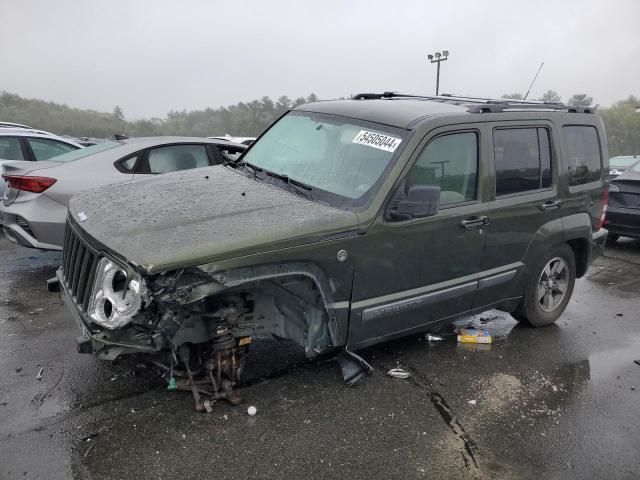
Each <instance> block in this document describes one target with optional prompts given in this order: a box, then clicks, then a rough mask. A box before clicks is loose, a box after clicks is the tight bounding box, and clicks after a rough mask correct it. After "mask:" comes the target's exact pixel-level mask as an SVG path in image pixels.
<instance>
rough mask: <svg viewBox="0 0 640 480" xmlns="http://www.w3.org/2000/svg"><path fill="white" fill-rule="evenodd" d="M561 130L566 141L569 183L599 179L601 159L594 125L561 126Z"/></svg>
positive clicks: (576, 183) (575, 183) (580, 183)
mask: <svg viewBox="0 0 640 480" xmlns="http://www.w3.org/2000/svg"><path fill="white" fill-rule="evenodd" d="M562 131H563V132H564V138H565V141H566V143H567V160H566V168H567V170H568V173H569V185H582V184H583V183H589V182H595V181H598V180H600V176H601V169H602V160H601V158H600V144H599V142H598V133H597V132H596V129H595V127H590V126H581V127H562Z"/></svg>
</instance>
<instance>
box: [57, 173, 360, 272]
mask: <svg viewBox="0 0 640 480" xmlns="http://www.w3.org/2000/svg"><path fill="white" fill-rule="evenodd" d="M80 214H82V215H80ZM69 215H70V216H72V218H73V221H74V223H75V224H77V225H78V226H79V227H80V229H81V230H84V231H85V232H86V234H87V235H88V236H89V237H91V239H93V242H92V243H94V244H95V245H96V246H97V247H98V248H101V249H107V250H110V251H111V252H112V253H114V254H115V255H117V256H118V257H121V258H124V259H126V260H127V261H128V262H130V263H132V264H134V265H137V266H138V267H140V268H141V269H142V270H144V271H146V272H147V273H156V272H162V271H167V270H173V269H176V268H181V267H187V266H192V265H201V264H204V263H210V262H213V261H216V260H222V259H228V258H234V257H238V256H242V255H249V254H253V253H260V252H265V251H269V250H276V249H280V248H287V247H292V246H297V245H302V244H305V243H313V242H317V241H321V240H323V239H326V238H327V236H330V235H332V234H335V233H341V232H345V231H350V230H354V229H356V228H357V222H358V221H357V215H356V214H355V213H354V212H349V211H344V210H340V209H336V208H333V207H329V206H326V205H322V204H319V203H316V202H312V201H310V200H307V199H305V198H303V197H301V196H298V195H296V194H294V193H290V192H289V191H286V190H283V189H280V188H278V187H275V186H273V185H271V184H268V183H263V182H260V181H257V180H253V179H251V178H248V177H246V176H244V175H242V174H240V173H238V172H236V171H234V170H231V169H230V168H228V167H222V166H216V167H206V168H199V169H194V170H189V171H185V172H175V173H168V174H164V175H159V176H154V177H152V178H147V179H144V180H140V181H134V182H128V183H124V184H118V185H107V186H104V187H100V188H98V189H95V190H92V191H90V192H85V193H81V194H80V195H77V196H75V197H73V198H72V199H71V201H70V202H69ZM82 219H84V220H82Z"/></svg>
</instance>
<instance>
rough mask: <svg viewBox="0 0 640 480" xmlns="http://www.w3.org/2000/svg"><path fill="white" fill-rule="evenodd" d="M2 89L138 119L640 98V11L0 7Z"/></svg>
mask: <svg viewBox="0 0 640 480" xmlns="http://www.w3.org/2000/svg"><path fill="white" fill-rule="evenodd" d="M0 25H1V28H0V90H7V91H9V92H13V93H17V94H19V95H22V96H25V97H33V98H41V99H45V100H51V101H55V102H61V103H66V104H68V105H70V106H74V107H79V108H92V109H95V110H103V111H112V110H113V107H114V106H115V105H120V106H121V107H122V109H123V110H124V113H125V115H126V116H127V118H129V119H137V118H141V117H148V116H159V117H164V116H165V115H166V113H167V112H168V111H169V110H182V109H187V110H192V109H202V108H205V107H217V106H226V105H230V104H233V103H237V102H239V101H249V100H253V99H255V98H260V97H262V96H264V95H268V96H271V97H273V98H275V97H278V96H280V95H288V96H289V97H292V98H293V97H297V96H301V95H305V96H306V95H308V94H309V93H311V92H314V93H316V94H317V95H318V96H319V97H320V98H335V97H340V96H347V95H349V94H352V93H358V92H363V91H364V92H371V91H385V90H396V91H402V92H413V93H428V94H432V93H433V92H434V89H435V70H436V69H435V65H431V64H429V63H427V59H426V55H427V53H432V52H435V51H437V50H442V49H446V50H449V51H450V52H451V53H450V57H449V60H447V61H446V62H444V63H442V73H441V92H445V93H457V94H467V95H477V96H500V95H502V94H503V93H512V92H521V93H525V92H526V90H527V88H528V86H529V83H530V82H531V80H532V78H533V76H534V74H535V72H536V70H537V69H538V67H539V65H540V63H541V62H542V61H544V67H543V69H542V72H541V73H540V76H539V77H538V80H537V82H536V84H535V85H534V87H533V89H532V92H531V96H532V97H534V98H535V97H536V96H538V95H540V94H542V92H544V91H545V90H547V89H553V90H556V91H558V92H559V93H560V95H561V96H562V98H563V99H566V98H567V97H568V96H570V95H571V94H574V93H588V94H589V95H591V96H593V97H594V103H599V104H601V105H608V104H611V103H612V102H614V101H616V100H619V99H621V98H623V97H626V96H627V95H629V94H636V95H640V0H606V1H604V0H603V1H600V0H575V1H573V0H527V1H524V0H484V1H474V0H467V1H461V0H456V1H451V2H445V1H442V0H440V1H424V0H423V1H417V0H416V1H413V0H403V1H392V0H388V1H386V2H374V1H339V0H321V1H302V0H299V1H294V0H289V1H287V0H261V1H258V0H255V1H242V0H233V1H214V0H204V1H195V0H193V1H192V0H182V1H175V0H168V1H165V0H153V1H132V0H127V1H120V0H108V1H98V0H92V1H86V0H41V1H37V0H29V1H27V0H0Z"/></svg>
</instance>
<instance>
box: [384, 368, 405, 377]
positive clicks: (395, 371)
mask: <svg viewBox="0 0 640 480" xmlns="http://www.w3.org/2000/svg"><path fill="white" fill-rule="evenodd" d="M387 375H389V376H390V377H393V378H409V377H410V376H411V374H410V373H409V372H407V371H406V370H403V369H402V368H392V369H391V370H389V371H388V372H387Z"/></svg>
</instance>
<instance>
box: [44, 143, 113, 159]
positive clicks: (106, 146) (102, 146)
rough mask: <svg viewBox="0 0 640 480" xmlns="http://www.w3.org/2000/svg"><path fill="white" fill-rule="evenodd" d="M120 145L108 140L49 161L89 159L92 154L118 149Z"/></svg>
mask: <svg viewBox="0 0 640 480" xmlns="http://www.w3.org/2000/svg"><path fill="white" fill-rule="evenodd" d="M122 145H123V144H122V143H120V142H112V141H110V140H108V141H106V142H102V143H97V144H96V145H91V146H90V147H87V148H79V149H78V150H74V151H72V152H69V153H65V154H64V155H60V156H57V157H52V158H51V160H52V161H54V162H73V161H75V160H79V159H81V158H85V157H89V156H91V155H93V154H94V153H98V152H104V151H105V150H111V149H112V148H116V147H120V146H122Z"/></svg>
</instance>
